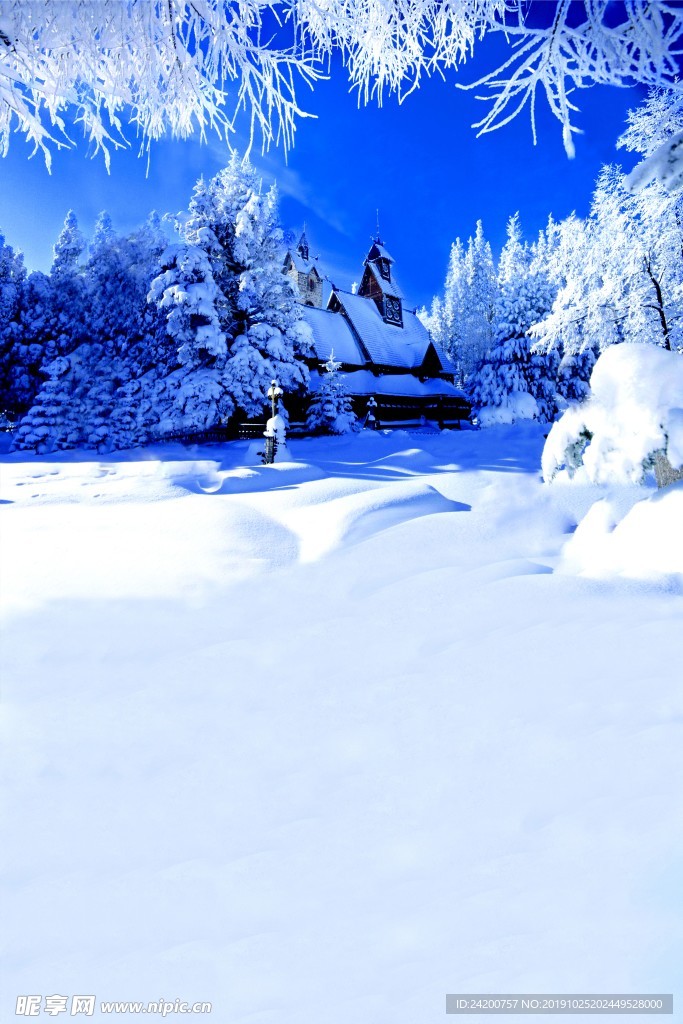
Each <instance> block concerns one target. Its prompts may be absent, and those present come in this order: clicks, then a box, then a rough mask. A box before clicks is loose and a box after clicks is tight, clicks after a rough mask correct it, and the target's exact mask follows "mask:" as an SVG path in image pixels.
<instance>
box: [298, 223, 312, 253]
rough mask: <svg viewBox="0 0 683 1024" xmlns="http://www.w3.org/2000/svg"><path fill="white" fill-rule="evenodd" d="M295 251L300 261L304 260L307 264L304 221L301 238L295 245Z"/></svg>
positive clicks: (307, 251) (307, 247)
mask: <svg viewBox="0 0 683 1024" xmlns="http://www.w3.org/2000/svg"><path fill="white" fill-rule="evenodd" d="M296 251H297V252H298V253H299V256H301V259H302V260H306V262H308V259H309V255H308V254H309V245H308V239H307V238H306V221H304V229H303V231H302V232H301V238H300V239H299V241H298V242H297V243H296Z"/></svg>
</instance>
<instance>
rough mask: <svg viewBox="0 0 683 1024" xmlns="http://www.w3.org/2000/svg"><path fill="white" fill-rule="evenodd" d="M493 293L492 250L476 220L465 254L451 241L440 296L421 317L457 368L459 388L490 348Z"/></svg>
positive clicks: (494, 289)
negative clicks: (474, 232)
mask: <svg viewBox="0 0 683 1024" xmlns="http://www.w3.org/2000/svg"><path fill="white" fill-rule="evenodd" d="M496 294H497V288H496V281H495V271H494V267H493V256H492V253H491V247H490V245H489V244H488V242H486V240H485V239H484V236H483V228H482V224H481V221H478V222H477V232H476V237H475V238H470V239H469V242H468V248H467V251H465V248H464V246H463V244H462V242H461V240H460V239H459V238H456V240H455V242H453V244H452V246H451V250H450V253H449V257H448V269H447V271H446V279H445V281H444V288H443V295H436V296H435V297H434V299H433V300H432V305H431V308H430V310H429V312H426V311H425V314H424V315H423V316H422V317H421V319H423V321H424V323H425V326H426V327H427V330H428V331H429V333H430V334H431V335H432V337H433V338H434V340H435V341H436V342H437V344H439V345H440V346H441V347H442V348H443V349H444V350H445V351H446V352H447V354H448V355H449V356H450V358H451V360H452V361H453V363H454V364H455V366H456V367H457V371H458V383H459V384H460V385H462V384H463V383H464V382H465V378H466V377H467V376H468V375H469V374H471V373H472V370H473V368H474V366H475V365H476V364H477V362H478V361H479V360H480V359H481V355H482V353H483V352H484V351H486V350H487V348H488V346H489V345H490V341H491V322H492V318H493V315H494V312H493V311H494V306H493V305H492V303H495V297H496Z"/></svg>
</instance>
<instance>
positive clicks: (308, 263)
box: [289, 249, 322, 277]
mask: <svg viewBox="0 0 683 1024" xmlns="http://www.w3.org/2000/svg"><path fill="white" fill-rule="evenodd" d="M289 258H290V259H291V261H292V263H293V264H294V268H295V269H296V270H297V271H298V272H299V273H300V274H309V273H310V272H311V270H315V272H316V273H317V274H318V276H319V277H321V276H322V275H321V273H320V271H319V270H318V267H317V266H316V263H317V261H318V258H317V256H316V257H314V258H313V259H312V260H305V259H304V258H303V256H301V255H300V253H298V252H297V251H296V249H292V250H291V251H290V253H289Z"/></svg>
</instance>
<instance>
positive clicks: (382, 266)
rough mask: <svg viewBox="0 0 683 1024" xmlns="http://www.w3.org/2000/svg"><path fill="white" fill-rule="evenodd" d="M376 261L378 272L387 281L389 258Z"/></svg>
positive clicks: (388, 276)
mask: <svg viewBox="0 0 683 1024" xmlns="http://www.w3.org/2000/svg"><path fill="white" fill-rule="evenodd" d="M377 263H378V266H379V272H380V274H381V275H382V277H383V278H384V280H385V281H389V280H390V278H391V275H390V273H389V260H384V259H382V260H378V261H377Z"/></svg>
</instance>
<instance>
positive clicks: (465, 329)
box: [460, 220, 498, 382]
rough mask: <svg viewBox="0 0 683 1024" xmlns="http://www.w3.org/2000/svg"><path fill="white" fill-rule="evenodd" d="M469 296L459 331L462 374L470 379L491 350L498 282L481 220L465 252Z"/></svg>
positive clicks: (464, 377) (466, 379) (467, 293)
mask: <svg viewBox="0 0 683 1024" xmlns="http://www.w3.org/2000/svg"><path fill="white" fill-rule="evenodd" d="M465 280H466V298H465V303H464V309H463V313H462V320H461V324H460V330H461V335H462V340H461V342H460V360H461V367H462V375H463V379H464V381H465V382H467V381H468V379H469V377H470V376H471V374H472V373H473V372H474V370H475V367H476V366H477V365H478V364H479V363H480V362H481V360H482V359H484V358H485V357H486V355H487V353H488V352H489V350H490V348H491V345H492V343H493V338H494V330H495V318H496V308H497V303H498V284H497V281H496V271H495V266H494V262H493V254H492V252H491V246H490V244H489V242H487V240H486V238H485V237H484V228H483V225H482V222H481V221H480V220H478V221H477V230H476V232H475V235H474V238H470V239H469V240H468V244H467V252H466V254H465Z"/></svg>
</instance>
